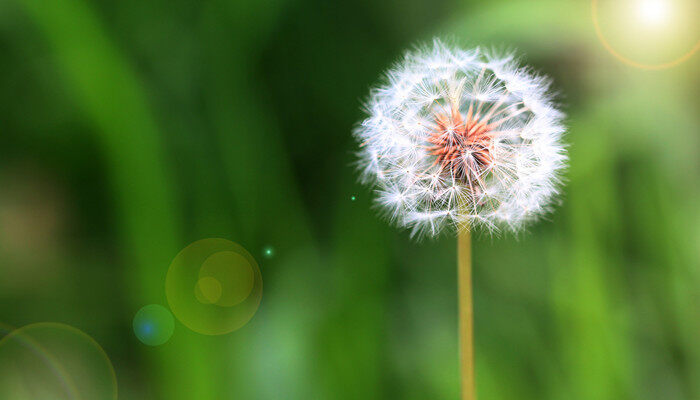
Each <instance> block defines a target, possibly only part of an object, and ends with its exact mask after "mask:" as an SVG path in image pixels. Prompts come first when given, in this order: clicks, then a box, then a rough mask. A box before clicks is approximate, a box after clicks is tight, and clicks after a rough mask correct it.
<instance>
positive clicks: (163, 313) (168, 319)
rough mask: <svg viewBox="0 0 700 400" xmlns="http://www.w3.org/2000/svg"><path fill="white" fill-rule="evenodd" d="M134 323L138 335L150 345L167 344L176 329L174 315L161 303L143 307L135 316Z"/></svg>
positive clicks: (143, 341) (135, 332)
mask: <svg viewBox="0 0 700 400" xmlns="http://www.w3.org/2000/svg"><path fill="white" fill-rule="evenodd" d="M133 325H134V334H136V337H137V338H138V339H139V340H140V341H141V342H142V343H144V344H147V345H149V346H160V345H161V344H165V343H166V342H167V341H168V340H170V338H171V337H172V336H173V331H174V330H175V320H174V319H173V315H172V314H171V313H170V311H169V310H168V309H167V308H165V307H163V306H161V305H159V304H149V305H147V306H144V307H142V308H141V309H140V310H139V311H138V312H137V313H136V315H135V316H134V324H133Z"/></svg>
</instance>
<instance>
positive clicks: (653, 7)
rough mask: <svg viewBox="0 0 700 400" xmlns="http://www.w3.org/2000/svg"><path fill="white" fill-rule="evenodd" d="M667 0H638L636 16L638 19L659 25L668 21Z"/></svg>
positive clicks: (668, 8) (668, 9)
mask: <svg viewBox="0 0 700 400" xmlns="http://www.w3.org/2000/svg"><path fill="white" fill-rule="evenodd" d="M670 11H671V10H670V7H669V0H639V3H638V5H637V16H638V17H639V19H640V21H641V22H643V23H645V24H648V25H654V26H659V25H662V24H664V23H666V22H668V19H669V15H670Z"/></svg>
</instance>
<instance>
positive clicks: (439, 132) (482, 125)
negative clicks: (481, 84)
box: [428, 106, 493, 183]
mask: <svg viewBox="0 0 700 400" xmlns="http://www.w3.org/2000/svg"><path fill="white" fill-rule="evenodd" d="M434 118H435V129H434V130H433V131H431V132H430V134H429V136H428V142H430V143H431V144H432V146H430V147H429V148H428V149H429V151H430V154H432V155H434V156H435V157H436V158H435V163H434V165H439V167H440V169H441V170H442V171H449V173H450V174H452V176H453V177H454V178H455V179H457V180H460V181H463V182H469V183H471V182H472V181H474V180H476V181H479V180H480V177H481V175H482V174H483V172H484V170H485V169H486V168H487V167H489V166H490V165H491V163H492V162H493V157H492V155H491V142H492V139H493V131H492V128H493V127H492V126H491V125H489V124H488V123H486V122H485V121H480V120H479V115H474V114H473V110H472V109H471V107H470V109H469V111H468V112H467V115H466V116H462V114H461V113H460V111H459V109H458V108H457V107H454V106H453V107H452V110H451V111H450V112H449V113H447V112H442V111H441V112H436V113H435V114H434Z"/></svg>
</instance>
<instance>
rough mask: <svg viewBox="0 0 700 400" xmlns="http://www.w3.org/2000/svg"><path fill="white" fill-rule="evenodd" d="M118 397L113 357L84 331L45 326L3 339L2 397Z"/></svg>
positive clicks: (75, 399) (54, 399)
mask: <svg viewBox="0 0 700 400" xmlns="http://www.w3.org/2000/svg"><path fill="white" fill-rule="evenodd" d="M116 398H117V379H116V375H115V373H114V368H113V366H112V363H111V361H110V360H109V357H107V354H106V353H105V352H104V350H103V349H102V347H101V346H100V345H99V344H98V343H97V342H95V340H94V339H92V338H91V337H90V336H88V335H87V334H85V333H84V332H82V331H80V330H79V329H76V328H74V327H72V326H69V325H65V324H60V323H50V322H42V323H37V324H31V325H27V326H24V327H22V328H19V329H16V330H14V331H12V332H11V333H9V334H8V335H6V336H4V337H3V338H2V340H0V399H3V400H46V399H52V400H84V399H95V400H113V399H116Z"/></svg>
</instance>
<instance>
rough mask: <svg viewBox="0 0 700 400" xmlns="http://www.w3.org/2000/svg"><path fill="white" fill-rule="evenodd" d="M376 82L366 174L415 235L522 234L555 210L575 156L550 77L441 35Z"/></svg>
mask: <svg viewBox="0 0 700 400" xmlns="http://www.w3.org/2000/svg"><path fill="white" fill-rule="evenodd" d="M385 82H386V83H385V84H383V85H381V86H379V87H377V88H375V89H373V90H372V91H371V93H370V97H369V100H368V101H367V102H366V104H365V110H366V111H367V114H368V116H367V118H366V119H365V120H364V121H362V122H361V123H360V124H359V125H358V127H357V128H356V129H355V131H354V135H355V137H356V139H357V141H358V142H359V144H360V150H359V152H358V167H359V170H360V175H361V181H362V182H364V183H371V184H373V185H374V186H375V187H376V192H377V198H376V202H377V204H378V206H379V208H380V209H381V210H382V211H383V212H384V213H385V214H386V215H387V216H388V218H389V219H390V220H392V221H394V222H395V223H396V224H397V225H398V226H401V227H406V228H408V229H410V231H411V234H412V235H413V236H436V235H438V234H439V233H440V232H442V231H444V230H445V229H449V228H452V229H461V228H462V227H465V226H470V227H473V226H480V227H483V228H486V229H487V230H489V231H497V230H500V229H505V230H511V231H517V230H519V229H521V228H522V227H523V226H524V225H525V224H526V223H528V222H530V221H533V220H535V219H537V217H539V216H541V215H542V214H545V213H547V212H548V211H549V210H550V206H551V204H552V201H553V199H554V197H555V196H556V194H557V193H558V190H559V186H560V173H561V171H562V170H563V168H564V167H565V166H566V162H567V156H566V151H565V148H564V145H563V143H562V141H561V137H562V135H563V134H564V132H565V127H564V125H563V123H562V119H563V117H564V115H563V113H561V112H560V111H559V110H557V108H556V106H555V103H554V101H553V98H552V95H551V94H550V92H549V87H550V81H549V80H548V79H547V78H546V77H543V76H540V75H537V74H535V73H533V72H532V71H531V70H530V69H528V68H524V67H521V66H520V65H519V64H518V63H517V61H516V60H515V58H514V57H513V56H512V55H505V56H503V55H496V54H494V53H492V52H488V51H483V50H481V49H478V48H477V49H471V50H463V49H459V48H455V47H452V46H448V45H446V44H445V43H443V42H442V41H440V40H437V39H436V40H435V41H434V42H433V44H432V46H431V47H427V48H424V49H421V50H417V51H413V52H408V53H407V54H406V55H405V56H404V57H403V59H402V60H401V62H400V63H398V64H397V65H396V66H394V68H392V69H390V70H389V71H388V72H387V74H386V80H385Z"/></svg>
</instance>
